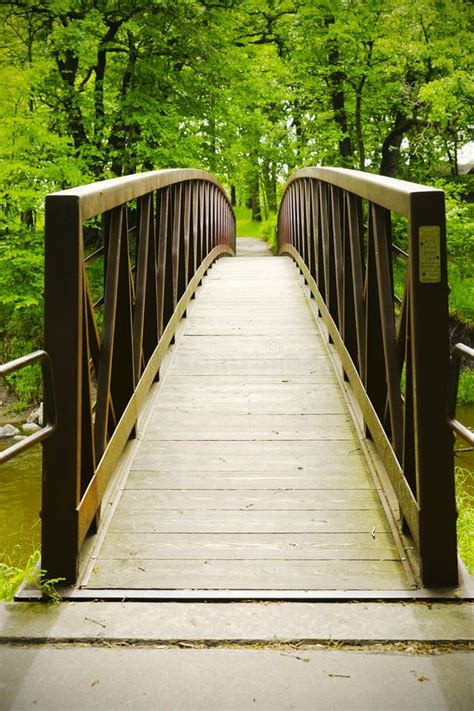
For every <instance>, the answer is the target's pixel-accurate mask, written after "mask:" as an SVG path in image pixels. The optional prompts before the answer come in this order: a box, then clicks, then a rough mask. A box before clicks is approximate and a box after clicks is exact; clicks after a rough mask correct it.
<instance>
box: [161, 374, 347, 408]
mask: <svg viewBox="0 0 474 711" xmlns="http://www.w3.org/2000/svg"><path fill="white" fill-rule="evenodd" d="M202 379H203V380H204V378H202ZM212 380H213V379H212V378H209V379H207V382H205V383H203V384H201V382H200V381H201V379H200V380H199V382H198V381H193V382H190V383H188V385H187V386H186V384H185V383H182V382H180V383H179V384H178V383H176V384H175V383H174V378H173V379H172V380H171V379H170V381H168V382H167V387H166V388H164V389H163V393H162V395H161V397H160V399H159V401H158V402H159V404H158V405H157V406H156V407H155V408H154V412H156V416H157V417H166V414H167V413H168V411H169V410H170V409H187V410H198V411H199V412H202V411H203V403H205V404H206V405H205V406H206V408H209V409H212V411H213V412H215V413H217V412H218V413H221V414H232V413H235V414H239V413H249V414H252V415H265V414H267V415H270V414H272V415H297V414H308V415H309V414H312V415H320V414H340V415H341V414H345V413H346V412H347V406H346V404H345V402H344V400H343V398H342V395H341V393H340V391H339V389H338V387H337V386H336V385H333V384H327V385H326V384H320V385H319V388H315V387H312V386H311V387H310V389H308V386H303V387H301V386H299V385H298V386H291V387H288V386H286V387H285V386H282V387H280V388H278V387H277V386H276V385H269V386H265V385H263V384H262V385H261V386H260V388H259V389H258V390H256V389H255V388H251V387H243V386H241V387H239V386H235V385H232V384H229V385H228V384H226V383H219V384H217V385H215V386H214V385H212ZM177 403H179V405H178V404H177Z"/></svg>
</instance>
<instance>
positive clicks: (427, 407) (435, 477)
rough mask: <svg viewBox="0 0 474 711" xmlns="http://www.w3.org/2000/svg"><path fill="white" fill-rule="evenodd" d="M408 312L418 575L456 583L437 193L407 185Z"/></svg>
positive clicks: (441, 220)
mask: <svg viewBox="0 0 474 711" xmlns="http://www.w3.org/2000/svg"><path fill="white" fill-rule="evenodd" d="M409 241H410V243H409V252H410V257H411V259H410V275H409V278H410V286H411V299H410V314H409V318H410V319H411V334H412V340H411V355H412V378H413V394H414V395H413V414H414V439H415V466H416V488H417V499H418V504H419V538H420V561H421V575H422V580H423V583H424V585H427V586H430V585H431V586H432V585H435V586H454V585H456V584H457V580H458V574H457V549H456V504H455V492H454V461H453V446H452V433H451V432H450V430H449V428H448V425H447V420H446V401H447V400H446V398H447V392H448V373H449V335H448V334H449V330H448V282H447V254H446V231H445V210H444V194H443V193H442V192H441V191H439V192H434V191H430V192H422V191H420V192H419V193H415V194H413V195H412V196H411V205H410V217H409Z"/></svg>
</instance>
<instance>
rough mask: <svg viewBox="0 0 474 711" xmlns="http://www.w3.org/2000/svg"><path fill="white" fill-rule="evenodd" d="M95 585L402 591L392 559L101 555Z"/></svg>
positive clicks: (93, 578)
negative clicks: (114, 557)
mask: <svg viewBox="0 0 474 711" xmlns="http://www.w3.org/2000/svg"><path fill="white" fill-rule="evenodd" d="M89 586H90V587H94V588H101V587H107V588H114V587H120V588H124V587H125V588H129V589H133V588H142V589H143V588H158V589H160V588H162V589H164V588H168V589H169V588H193V589H196V588H198V589H199V588H211V589H222V588H223V587H224V586H225V589H227V590H232V589H239V588H241V589H249V590H251V589H259V588H260V589H265V588H266V589H274V590H341V589H343V590H344V589H345V590H351V589H353V590H367V589H369V590H370V589H373V588H374V587H375V588H376V589H378V590H388V589H390V590H407V589H410V585H409V584H408V583H407V580H406V577H405V574H404V571H403V568H402V565H401V563H399V562H396V561H380V562H379V561H367V560H363V561H358V560H354V561H345V560H344V561H332V560H321V561H318V562H317V563H315V562H314V561H307V560H297V561H294V560H292V561H290V560H285V561H273V560H272V561H264V560H258V561H251V560H247V561H243V562H242V564H241V565H236V563H235V561H225V560H217V561H214V560H203V561H188V560H182V561H180V564H179V567H177V566H176V563H175V561H166V560H140V559H137V560H131V561H120V560H118V561H117V560H102V561H101V565H100V567H99V566H98V567H97V568H96V569H94V571H93V572H92V575H91V578H90V582H89Z"/></svg>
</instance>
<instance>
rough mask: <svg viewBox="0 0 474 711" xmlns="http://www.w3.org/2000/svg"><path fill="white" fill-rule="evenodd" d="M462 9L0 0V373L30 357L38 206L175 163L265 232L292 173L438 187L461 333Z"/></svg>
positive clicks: (469, 319)
mask: <svg viewBox="0 0 474 711" xmlns="http://www.w3.org/2000/svg"><path fill="white" fill-rule="evenodd" d="M472 7H473V6H472V5H471V4H470V3H469V2H467V1H466V2H463V1H462V0H417V1H416V2H413V0H397V1H396V2H395V1H394V0H145V1H143V0H95V1H92V0H74V1H69V0H50V1H48V0H43V1H40V0H20V1H19V2H4V1H3V0H0V27H2V28H3V29H2V35H1V37H0V343H1V347H0V360H3V361H4V360H9V359H11V358H13V357H16V356H19V355H22V354H24V353H27V352H29V351H31V350H33V349H35V348H37V347H39V346H40V345H41V341H42V323H43V303H42V292H43V226H44V223H43V208H44V197H45V195H46V194H47V193H50V192H54V191H57V190H61V189H64V188H67V187H71V186H74V185H79V184H83V183H88V182H92V181H97V180H100V179H103V178H109V177H113V176H120V175H125V174H128V173H134V172H140V171H144V170H154V169H161V168H173V167H199V168H204V169H206V170H209V171H211V172H212V173H214V174H215V175H216V176H217V177H218V178H219V179H220V180H221V182H222V183H223V184H224V185H225V186H226V187H227V189H228V190H229V193H230V194H231V195H232V200H233V203H234V204H236V205H238V206H240V207H238V210H240V211H241V212H242V211H243V210H244V208H246V209H247V210H251V216H252V220H253V224H254V225H257V224H258V225H260V226H259V228H258V230H253V231H254V233H255V232H257V231H258V232H260V233H261V234H262V235H263V236H267V237H271V236H272V234H273V233H274V228H275V222H276V210H277V205H278V199H279V195H280V193H281V190H282V187H283V185H284V182H285V179H286V178H287V177H288V175H289V174H290V173H291V172H292V171H293V170H294V169H296V168H299V167H303V166H309V165H331V166H345V167H352V168H357V169H360V170H366V171H370V172H373V173H381V174H383V175H389V176H392V177H397V178H402V179H406V180H412V181H415V182H421V183H425V184H428V185H434V186H437V187H440V188H442V189H444V190H445V191H446V200H447V218H448V250H449V257H450V261H449V264H450V286H451V294H450V308H451V313H452V315H453V323H456V322H461V324H462V329H464V330H463V333H465V334H469V333H470V334H471V335H472V330H473V322H474V276H473V269H472V266H473V263H474V259H473V258H474V237H473V229H472V228H473V222H474V206H473V203H472V202H469V200H472V199H473V195H474V177H473V176H472V175H468V174H466V175H464V174H462V175H461V174H460V173H465V172H466V169H465V167H461V169H460V162H461V161H460V156H461V158H462V156H463V155H465V153H463V147H465V146H468V145H469V142H470V140H472V127H473V125H474V117H473V114H472V106H473V101H472V100H473V96H474V82H473V78H472V64H471V63H470V62H471V57H472V55H473V51H472V50H473V43H472V34H471V33H470V23H472V19H473V14H474V13H473V9H472ZM471 146H472V144H471ZM471 167H472V166H471ZM240 214H241V213H240ZM395 233H397V231H396V230H395ZM400 234H401V232H400ZM400 239H402V237H400ZM472 376H473V371H470V372H466V374H465V377H464V381H463V383H464V384H463V390H462V397H463V398H464V401H466V402H468V401H472V400H474V379H473V377H472ZM12 385H13V387H14V388H15V389H16V392H17V395H18V397H19V399H20V404H21V403H27V402H29V401H31V400H32V399H34V398H35V397H37V395H38V387H39V382H38V380H37V379H36V377H35V376H34V375H33V376H32V375H31V372H29V371H23V372H22V373H20V374H19V375H17V376H14V377H13V382H12Z"/></svg>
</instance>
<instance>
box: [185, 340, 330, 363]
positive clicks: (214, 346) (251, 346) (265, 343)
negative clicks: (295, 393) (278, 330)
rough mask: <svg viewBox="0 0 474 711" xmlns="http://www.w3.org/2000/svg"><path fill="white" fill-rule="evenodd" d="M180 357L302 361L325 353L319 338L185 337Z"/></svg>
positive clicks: (323, 355) (322, 355)
mask: <svg viewBox="0 0 474 711" xmlns="http://www.w3.org/2000/svg"><path fill="white" fill-rule="evenodd" d="M179 354H180V356H182V357H184V356H186V357H189V355H192V356H195V357H197V358H199V357H202V356H205V357H208V358H211V357H212V358H223V357H225V358H228V359H238V360H241V359H243V358H247V357H255V358H263V359H274V358H278V357H280V356H283V357H285V358H287V357H288V356H291V355H299V356H300V357H304V358H308V357H311V356H317V357H325V356H326V350H325V346H324V344H323V342H322V340H321V339H316V338H311V339H309V340H305V341H302V340H301V339H291V340H289V339H288V337H287V336H286V335H285V336H281V335H279V334H274V335H272V336H271V337H267V338H263V339H262V338H261V337H260V336H248V335H241V336H235V335H227V336H223V335H218V336H216V335H214V336H207V335H197V336H187V335H184V336H183V337H182V339H181V341H180V344H179Z"/></svg>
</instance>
